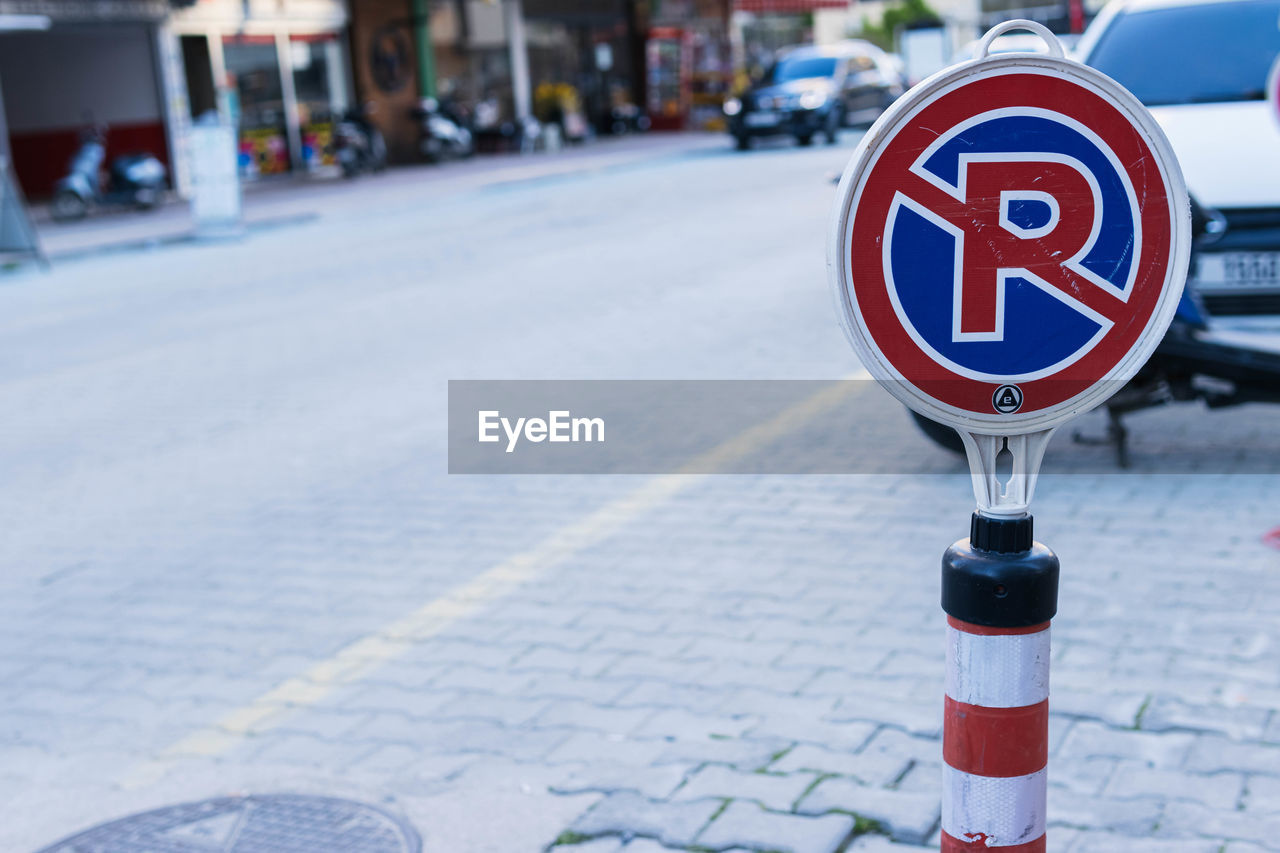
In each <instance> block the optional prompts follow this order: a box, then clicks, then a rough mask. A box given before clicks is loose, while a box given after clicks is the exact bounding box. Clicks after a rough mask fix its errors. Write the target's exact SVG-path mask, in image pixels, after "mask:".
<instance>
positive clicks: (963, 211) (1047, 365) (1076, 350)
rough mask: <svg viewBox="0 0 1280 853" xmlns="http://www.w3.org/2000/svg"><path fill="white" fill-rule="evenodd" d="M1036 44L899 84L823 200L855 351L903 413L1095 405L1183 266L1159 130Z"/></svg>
mask: <svg viewBox="0 0 1280 853" xmlns="http://www.w3.org/2000/svg"><path fill="white" fill-rule="evenodd" d="M998 32H999V30H996V31H993V32H992V34H990V35H989V36H988V37H987V38H986V39H984V42H983V43H984V47H985V45H986V44H989V42H990V39H991V38H992V37H994V35H996V34H998ZM1044 35H1045V36H1046V37H1047V39H1052V38H1053V37H1052V36H1050V35H1048V32H1047V31H1044ZM1051 48H1052V50H1053V55H1050V56H1042V55H1037V54H1005V55H1001V56H998V57H991V58H985V57H980V58H979V59H976V60H973V61H971V62H967V63H964V64H962V65H959V66H956V67H954V68H951V69H947V70H944V71H942V72H939V73H938V74H936V75H934V76H933V77H931V78H929V79H928V80H926V81H925V82H924V83H921V84H920V85H919V86H917V87H916V88H914V89H912V90H911V91H910V92H908V93H907V94H906V95H905V96H904V97H903V98H902V99H900V100H899V101H898V102H897V103H895V104H894V105H893V107H891V108H890V109H889V110H888V111H887V112H885V114H884V115H883V116H881V118H880V120H879V121H877V122H876V124H875V125H874V126H873V127H872V129H871V130H870V131H869V132H868V133H867V135H866V137H865V138H864V139H863V141H862V144H861V145H860V146H859V148H858V151H857V152H856V153H855V155H854V157H853V160H852V161H851V162H850V164H849V167H848V168H847V169H846V171H845V174H844V177H843V179H842V181H841V183H840V189H839V192H838V197H837V200H836V209H835V215H834V216H833V225H832V233H831V236H830V241H829V251H828V268H829V272H830V276H831V280H832V285H833V288H834V290H835V296H836V303H837V311H838V313H839V315H840V319H841V322H842V325H843V326H844V328H845V331H846V333H847V334H848V336H849V339H850V340H851V342H852V343H853V345H854V348H855V349H856V350H857V351H858V354H859V355H860V356H861V358H862V360H863V363H864V365H865V366H866V368H867V370H868V371H870V372H871V374H872V375H873V376H875V377H876V378H877V379H879V380H881V381H882V383H883V384H885V385H886V387H887V388H888V389H889V390H890V391H891V392H892V393H893V394H894V395H895V396H897V397H898V398H899V399H900V400H902V401H903V402H904V403H906V404H907V405H908V406H910V407H911V408H913V409H915V410H916V411H918V412H920V413H921V414H924V415H926V416H928V417H930V418H933V419H934V420H937V421H940V422H943V423H948V424H951V425H952V426H956V427H958V428H961V429H965V430H968V431H970V432H975V433H985V434H990V435H1014V434H1019V433H1027V432H1033V431H1038V430H1042V429H1047V428H1050V427H1053V426H1056V425H1058V424H1060V423H1062V422H1063V421H1065V420H1068V419H1069V418H1071V417H1073V416H1075V415H1076V414H1079V413H1081V412H1083V411H1086V410H1088V409H1090V408H1093V407H1094V406H1096V405H1098V404H1100V403H1101V402H1102V401H1104V400H1105V399H1106V398H1107V397H1108V396H1110V395H1111V394H1112V393H1114V392H1115V391H1116V390H1118V389H1119V387H1120V385H1121V384H1123V382H1124V381H1125V380H1127V379H1128V378H1129V377H1131V376H1132V375H1133V374H1134V373H1135V372H1136V371H1137V370H1138V368H1139V367H1141V365H1142V364H1143V362H1145V361H1146V358H1147V356H1148V355H1150V353H1151V351H1152V350H1153V349H1154V348H1155V346H1156V344H1157V343H1159V340H1160V337H1161V336H1162V335H1163V333H1164V331H1165V329H1166V328H1167V326H1168V324H1169V321H1170V319H1171V318H1172V316H1173V313H1174V311H1175V309H1176V307H1177V301H1178V297H1179V295H1180V294H1181V290H1182V285H1183V281H1184V280H1185V277H1186V269H1187V262H1188V257H1189V254H1190V248H1191V241H1190V210H1189V204H1188V200H1187V193H1186V188H1185V185H1184V183H1183V180H1182V173H1181V171H1180V169H1179V168H1178V164H1177V161H1176V160H1175V159H1174V156H1173V153H1172V150H1171V149H1170V147H1169V144H1168V142H1167V141H1166V140H1165V138H1164V135H1163V133H1162V132H1161V131H1160V129H1159V127H1158V126H1157V125H1156V124H1155V121H1154V120H1153V119H1152V118H1151V116H1150V114H1149V113H1148V112H1147V111H1146V109H1145V108H1144V107H1143V106H1142V105H1141V104H1140V103H1139V102H1138V101H1137V99H1136V98H1134V97H1133V96H1132V95H1131V94H1129V93H1128V92H1127V91H1126V90H1124V89H1123V88H1122V87H1121V86H1120V85H1119V84H1117V83H1115V82H1114V81H1113V80H1111V79H1110V78H1108V77H1106V76H1105V75H1103V74H1101V73H1100V72H1098V71H1095V70H1093V69H1091V68H1088V67H1086V66H1083V65H1080V64H1078V63H1076V62H1072V61H1070V60H1067V59H1065V58H1063V57H1062V55H1061V48H1060V47H1059V46H1058V45H1057V42H1056V40H1053V41H1052V42H1051Z"/></svg>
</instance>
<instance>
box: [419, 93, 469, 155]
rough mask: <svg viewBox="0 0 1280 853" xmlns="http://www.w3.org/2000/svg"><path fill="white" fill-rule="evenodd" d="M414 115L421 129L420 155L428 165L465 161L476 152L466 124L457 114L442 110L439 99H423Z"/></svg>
mask: <svg viewBox="0 0 1280 853" xmlns="http://www.w3.org/2000/svg"><path fill="white" fill-rule="evenodd" d="M412 115H413V117H414V118H415V119H417V121H418V126H419V137H418V152H419V153H420V154H421V155H422V157H423V159H424V160H426V161H427V162H429V163H439V162H440V161H442V160H461V159H464V158H466V157H470V156H471V155H472V154H474V153H475V152H476V145H475V140H474V138H473V137H472V135H471V131H470V130H469V129H468V128H467V126H466V123H465V122H464V121H463V120H462V118H461V117H460V116H459V115H458V114H457V113H456V112H455V111H453V110H449V109H445V108H443V107H441V105H440V102H439V101H437V100H436V99H435V98H423V99H422V100H421V101H419V102H418V106H417V107H416V108H414V110H413V112H412Z"/></svg>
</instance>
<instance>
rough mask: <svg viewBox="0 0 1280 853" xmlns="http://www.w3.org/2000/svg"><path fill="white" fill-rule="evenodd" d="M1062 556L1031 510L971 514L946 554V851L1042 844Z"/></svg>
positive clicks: (1028, 852)
mask: <svg viewBox="0 0 1280 853" xmlns="http://www.w3.org/2000/svg"><path fill="white" fill-rule="evenodd" d="M1057 587H1058V559H1057V557H1055V556H1054V555H1053V553H1052V552H1051V551H1050V550H1049V549H1048V548H1046V547H1045V546H1043V545H1040V544H1038V543H1035V542H1034V541H1033V540H1032V522H1031V516H1030V515H1020V516H1017V517H1013V518H1002V517H999V516H994V517H993V516H986V515H983V514H981V513H974V516H973V522H972V526H971V531H970V537H969V539H966V540H961V541H960V542H957V543H956V544H955V545H952V546H951V548H949V549H948V550H947V553H946V555H945V556H944V557H943V560H942V606H943V610H945V611H946V613H947V673H946V698H945V703H946V711H945V716H944V720H943V734H942V752H943V760H944V767H943V790H942V851H943V853H958V852H959V851H971V850H987V849H999V850H1001V851H1002V853H1044V851H1045V823H1046V806H1047V790H1048V783H1047V779H1048V763H1049V748H1048V739H1049V651H1050V649H1049V620H1050V619H1051V618H1052V617H1053V615H1054V613H1055V612H1056V610H1057V595H1058V590H1057Z"/></svg>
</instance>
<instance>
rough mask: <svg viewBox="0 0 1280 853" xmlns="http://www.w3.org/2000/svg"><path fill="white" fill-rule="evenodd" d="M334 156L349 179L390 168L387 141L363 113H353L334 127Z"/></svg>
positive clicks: (361, 111)
mask: <svg viewBox="0 0 1280 853" xmlns="http://www.w3.org/2000/svg"><path fill="white" fill-rule="evenodd" d="M333 155H334V159H336V160H337V161H338V165H339V166H341V167H342V174H343V175H345V176H346V177H348V178H354V177H356V176H357V175H359V174H360V173H361V172H381V171H382V170H383V169H385V168H387V142H386V140H385V139H383V137H382V131H380V130H378V128H377V127H375V126H374V124H373V122H371V121H369V118H368V116H367V115H366V113H365V112H364V111H363V110H349V111H348V112H347V113H346V115H344V116H343V117H342V120H341V121H339V122H338V123H337V125H336V126H335V127H334V129H333Z"/></svg>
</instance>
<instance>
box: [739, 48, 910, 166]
mask: <svg viewBox="0 0 1280 853" xmlns="http://www.w3.org/2000/svg"><path fill="white" fill-rule="evenodd" d="M905 88H906V86H905V85H904V82H903V78H902V73H901V71H900V70H899V66H898V63H897V62H896V61H895V60H894V57H892V56H891V55H889V54H887V53H885V52H884V51H882V50H880V49H879V48H878V47H876V46H875V45H873V44H870V43H868V42H861V41H846V42H840V43H838V44H834V45H823V46H821V47H814V46H810V47H796V48H791V49H789V50H786V51H783V52H781V53H779V54H778V57H777V61H776V62H774V64H773V66H772V67H771V68H770V69H769V70H768V72H766V73H765V75H764V76H763V77H762V78H761V79H760V80H759V81H757V82H756V83H755V84H753V85H752V86H751V88H750V89H748V90H747V91H746V92H745V93H743V95H742V97H740V98H730V99H729V100H727V101H726V102H725V105H724V112H725V116H726V117H727V118H728V119H729V133H730V134H732V135H733V138H734V139H735V140H737V142H738V147H739V148H747V147H748V146H749V145H750V144H751V140H752V138H753V137H756V136H777V135H783V136H794V137H795V139H796V141H797V142H798V143H800V144H801V145H808V144H809V143H810V142H812V141H813V137H814V136H816V135H817V134H819V133H821V134H822V135H823V136H824V137H825V138H826V140H827V142H831V143H834V142H835V141H836V138H837V136H838V135H839V132H840V128H842V127H844V126H845V125H847V124H849V125H867V124H870V123H871V122H873V121H875V120H876V118H877V117H878V116H879V115H880V113H882V112H884V110H885V108H886V107H888V106H889V105H890V104H892V103H893V102H894V100H895V99H896V98H897V97H898V96H899V95H901V94H902V92H903V91H904V90H905Z"/></svg>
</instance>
